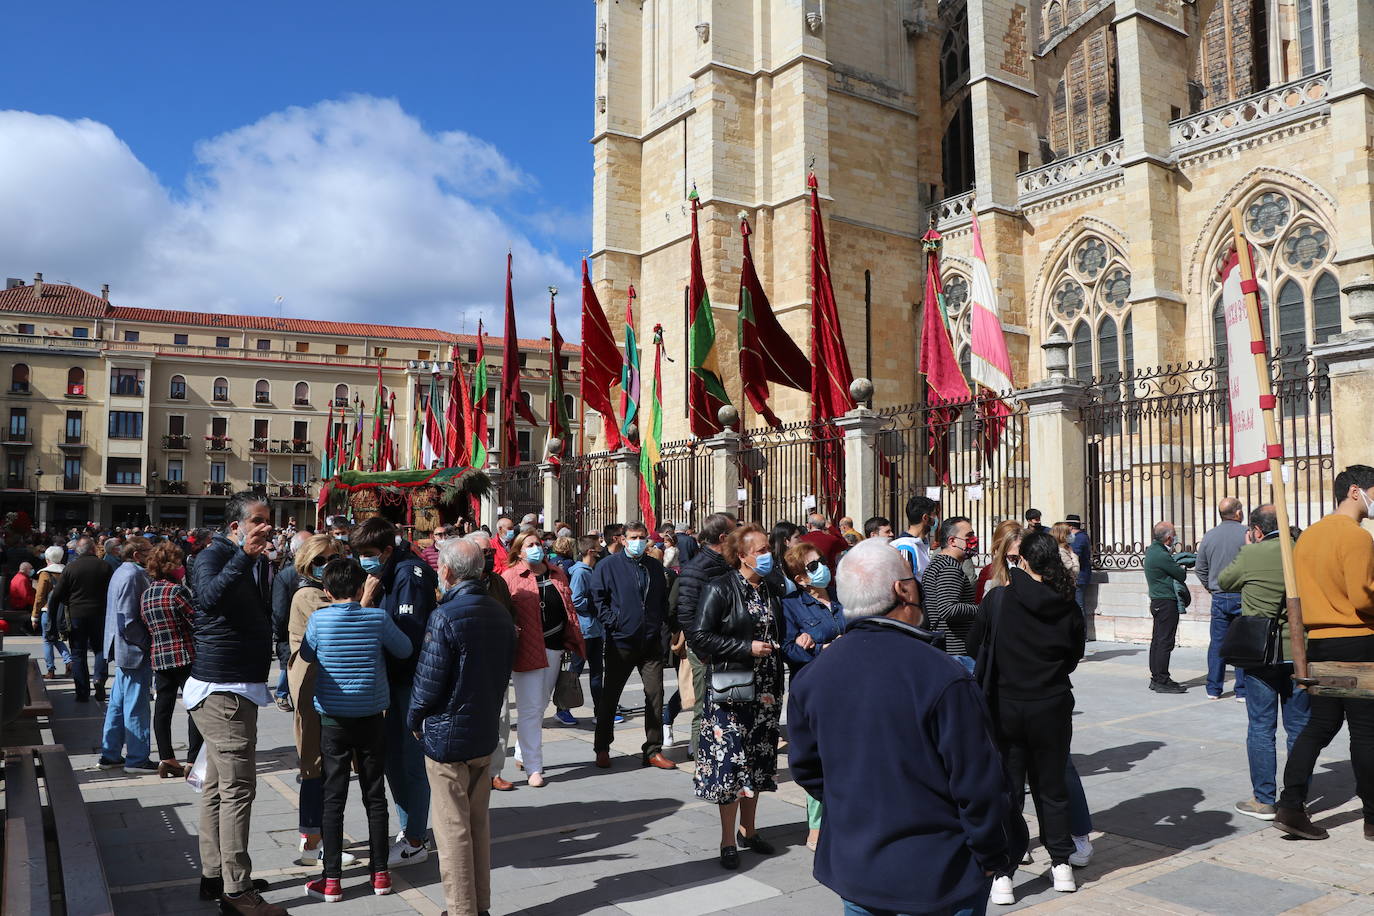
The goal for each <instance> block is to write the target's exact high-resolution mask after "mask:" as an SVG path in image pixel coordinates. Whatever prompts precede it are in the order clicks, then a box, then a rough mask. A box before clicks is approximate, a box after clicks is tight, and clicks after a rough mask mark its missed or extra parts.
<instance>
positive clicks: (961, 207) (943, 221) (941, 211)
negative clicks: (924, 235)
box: [926, 191, 977, 232]
mask: <svg viewBox="0 0 1374 916" xmlns="http://www.w3.org/2000/svg"><path fill="white" fill-rule="evenodd" d="M976 193H977V192H975V191H965V192H964V193H963V194H955V195H954V196H953V197H946V198H945V199H944V200H937V201H936V202H935V203H933V204H931V205H930V206H929V207H927V208H926V216H927V218H928V219H929V220H930V221H931V222H932V223H933V225H934V226H935V228H936V229H939V230H940V231H941V232H948V231H949V230H950V229H957V228H959V227H960V226H967V225H968V224H969V223H971V222H973V205H974V195H975V194H976Z"/></svg>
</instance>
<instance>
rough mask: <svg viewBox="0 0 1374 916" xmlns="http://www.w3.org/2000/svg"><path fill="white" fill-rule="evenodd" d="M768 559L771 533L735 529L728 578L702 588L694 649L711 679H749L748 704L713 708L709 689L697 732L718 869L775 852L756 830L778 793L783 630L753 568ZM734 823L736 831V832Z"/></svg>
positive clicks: (772, 593)
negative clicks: (742, 852) (767, 797)
mask: <svg viewBox="0 0 1374 916" xmlns="http://www.w3.org/2000/svg"><path fill="white" fill-rule="evenodd" d="M768 553H769V544H768V535H767V533H766V532H765V531H764V530H763V529H762V528H760V527H758V526H757V525H745V526H743V527H741V528H737V529H736V530H735V531H734V533H733V534H731V535H730V538H729V540H728V541H726V544H725V551H724V556H725V559H726V560H727V562H729V563H730V565H731V566H732V567H733V571H732V572H728V573H726V574H725V575H723V576H719V577H717V578H715V579H712V580H711V581H710V582H708V583H707V584H706V586H705V588H703V589H702V593H701V600H700V604H699V605H698V610H697V616H696V622H695V627H694V628H693V629H692V630H691V631H690V632H689V633H688V636H687V639H688V642H689V643H690V644H691V647H692V651H693V652H695V653H696V655H697V657H699V658H700V659H702V661H704V662H706V663H707V665H708V666H709V669H710V673H711V675H712V677H711V678H708V683H710V681H711V680H714V675H716V674H722V673H724V674H729V673H734V674H741V673H746V672H747V673H750V674H752V677H753V689H752V699H743V700H722V701H721V702H717V698H716V696H715V691H714V690H709V689H708V691H707V697H706V707H705V712H704V714H703V718H702V724H701V731H700V733H699V734H698V735H697V736H696V741H697V748H696V764H697V765H696V777H695V780H694V784H695V791H696V795H697V796H698V797H699V798H704V799H706V800H708V801H713V802H715V803H716V804H717V805H719V806H720V829H721V843H720V864H721V866H722V867H724V868H727V869H735V868H738V867H739V847H744V848H745V849H751V850H753V851H755V852H758V853H761V854H763V855H768V854H770V853H772V852H774V848H773V846H772V844H770V843H769V842H768V841H767V840H764V839H763V838H762V837H760V836H759V835H758V834H757V832H756V830H755V826H754V815H755V812H756V810H757V809H758V801H759V799H758V793H759V792H775V791H777V788H778V783H777V772H778V720H779V718H780V716H781V713H782V694H783V677H782V666H781V663H780V659H779V655H780V652H779V647H778V633H779V630H780V628H781V625H782V612H781V610H780V609H779V604H778V595H777V590H776V588H774V587H773V586H771V585H769V584H768V582H767V581H766V580H765V578H764V576H762V575H760V573H759V570H758V565H759V558H760V557H764V556H767V555H768ZM736 817H738V820H739V828H738V831H737V830H736V826H735V822H736Z"/></svg>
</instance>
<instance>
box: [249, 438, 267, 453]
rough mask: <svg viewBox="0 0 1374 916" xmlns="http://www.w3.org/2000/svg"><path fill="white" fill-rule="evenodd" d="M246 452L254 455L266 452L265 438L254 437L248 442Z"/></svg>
mask: <svg viewBox="0 0 1374 916" xmlns="http://www.w3.org/2000/svg"><path fill="white" fill-rule="evenodd" d="M248 451H250V452H252V453H253V454H255V455H260V454H265V453H266V452H267V438H266V437H265V436H254V437H253V438H251V439H249V440H248Z"/></svg>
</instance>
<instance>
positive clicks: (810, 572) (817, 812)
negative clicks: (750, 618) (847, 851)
mask: <svg viewBox="0 0 1374 916" xmlns="http://www.w3.org/2000/svg"><path fill="white" fill-rule="evenodd" d="M774 530H775V531H776V530H777V529H774ZM785 560H786V566H787V575H788V577H789V578H790V579H791V581H792V583H793V587H794V589H795V591H793V593H792V594H791V595H788V596H787V597H786V598H784V599H782V616H783V622H784V627H783V636H782V654H783V657H784V658H786V659H787V662H788V665H789V666H790V667H791V668H792V676H793V677H796V674H797V672H798V671H799V670H801V667H802V666H803V665H805V664H806V663H807V662H809V661H811V660H812V659H814V658H816V657H817V656H819V655H820V654H821V652H822V651H823V650H824V649H825V648H826V646H828V645H830V644H831V643H832V642H834V641H835V640H836V639H838V638H839V637H840V633H841V632H843V631H844V608H842V607H841V606H840V602H839V601H837V600H836V599H834V598H832V597H831V595H830V582H831V579H832V578H833V576H832V573H831V571H830V567H828V566H826V565H825V559H824V558H823V557H822V556H821V554H820V551H818V550H817V549H816V548H815V547H813V546H811V545H810V544H806V543H799V544H796V545H794V546H793V547H790V548H788V551H787V554H786V556H785ZM806 826H807V827H808V828H809V830H810V832H809V833H808V834H807V836H806V848H807V849H810V850H812V851H814V850H815V848H816V844H817V843H818V842H820V838H821V803H820V802H818V801H816V800H815V799H814V798H807V800H806Z"/></svg>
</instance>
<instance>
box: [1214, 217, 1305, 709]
mask: <svg viewBox="0 0 1374 916" xmlns="http://www.w3.org/2000/svg"><path fill="white" fill-rule="evenodd" d="M1231 228H1232V231H1233V232H1234V233H1235V237H1236V257H1237V259H1238V261H1239V266H1240V279H1241V289H1242V290H1243V291H1244V292H1245V310H1246V312H1247V314H1248V315H1249V318H1250V339H1251V341H1254V342H1255V344H1256V345H1255V346H1252V348H1251V349H1252V351H1253V352H1254V356H1255V370H1256V373H1257V374H1258V376H1259V386H1260V407H1261V413H1262V414H1263V415H1264V434H1265V439H1266V441H1267V442H1268V444H1269V477H1270V484H1271V486H1272V487H1273V502H1274V512H1275V514H1276V515H1277V516H1278V525H1279V555H1280V557H1281V558H1282V562H1283V588H1284V592H1285V593H1286V594H1287V596H1288V600H1287V607H1288V633H1289V640H1290V644H1291V646H1290V658H1291V660H1292V662H1293V679H1294V680H1296V681H1297V682H1298V683H1299V684H1303V685H1311V684H1315V683H1316V681H1315V680H1314V679H1312V678H1309V677H1308V676H1307V631H1306V630H1305V629H1304V628H1303V623H1302V599H1301V598H1299V597H1298V583H1297V576H1296V574H1295V573H1294V571H1293V533H1292V529H1291V528H1290V526H1289V522H1288V487H1287V485H1286V484H1285V483H1284V479H1283V446H1282V444H1281V443H1280V442H1279V427H1278V422H1277V421H1276V420H1275V419H1274V407H1275V400H1274V389H1273V385H1272V383H1271V382H1270V378H1269V351H1268V347H1267V346H1266V345H1265V340H1264V325H1263V324H1262V323H1261V321H1260V300H1259V287H1258V286H1257V285H1256V282H1255V268H1254V264H1253V263H1252V261H1251V258H1250V243H1249V241H1247V240H1246V238H1245V227H1244V224H1243V223H1242V221H1241V214H1240V208H1239V207H1233V208H1232V209H1231Z"/></svg>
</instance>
